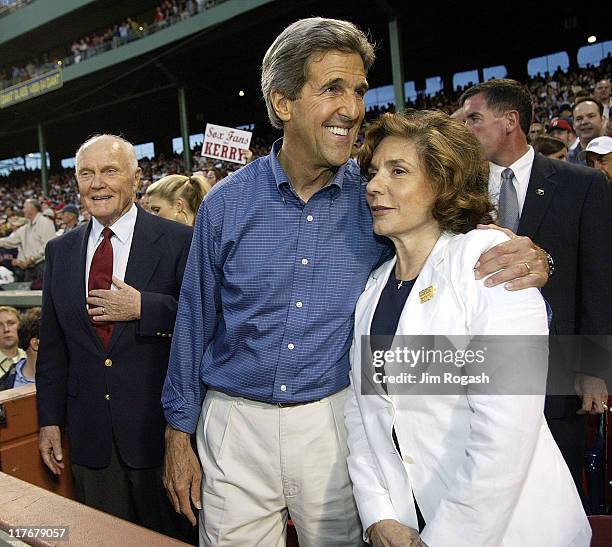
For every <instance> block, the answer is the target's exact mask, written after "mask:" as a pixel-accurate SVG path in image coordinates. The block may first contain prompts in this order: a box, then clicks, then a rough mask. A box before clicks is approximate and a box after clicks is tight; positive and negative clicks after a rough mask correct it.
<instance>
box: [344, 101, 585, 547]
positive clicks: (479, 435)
mask: <svg viewBox="0 0 612 547" xmlns="http://www.w3.org/2000/svg"><path fill="white" fill-rule="evenodd" d="M360 167H361V169H362V174H363V175H364V177H365V178H366V180H368V181H369V182H368V183H367V199H368V203H369V205H370V207H371V208H372V211H373V217H374V218H373V228H374V232H375V233H376V234H377V235H378V236H382V237H386V238H389V239H390V240H391V241H392V242H393V244H394V247H395V257H394V258H392V259H391V260H389V261H387V262H386V263H385V264H383V265H382V266H381V267H380V268H378V269H377V270H376V271H375V272H373V273H372V275H371V276H370V279H369V281H368V288H367V289H366V291H365V292H364V293H363V294H362V296H361V298H360V299H359V301H358V303H357V308H356V311H355V335H354V341H353V347H352V350H351V374H352V380H351V383H352V389H351V393H350V395H349V400H348V402H347V405H346V424H347V429H348V445H349V449H350V455H349V458H348V462H349V470H350V472H351V478H352V480H353V491H354V492H355V499H356V501H357V506H358V507H359V512H360V515H361V520H362V523H363V527H364V529H366V530H367V534H368V536H369V540H370V543H371V544H372V545H373V546H374V547H388V546H397V547H399V546H410V545H418V546H423V545H432V546H444V547H451V546H454V545H463V546H468V545H470V546H481V547H493V546H500V545H513V544H514V545H516V546H517V547H518V546H519V545H521V546H524V545H531V546H536V545H538V546H539V545H547V546H548V547H553V546H556V547H567V546H568V545H576V546H578V545H581V546H584V547H586V546H587V545H588V543H589V540H590V538H591V530H590V527H589V523H588V520H587V518H586V515H585V514H584V510H583V508H582V504H581V502H580V498H579V497H578V493H577V492H576V489H575V487H574V484H573V482H572V478H571V476H570V474H569V471H568V469H567V466H565V465H564V462H563V458H562V456H561V454H560V453H559V449H558V448H557V446H556V445H555V443H554V441H553V439H552V438H551V436H550V432H549V431H548V428H547V427H546V422H545V420H544V415H543V406H544V391H545V387H546V365H547V362H546V356H547V347H546V340H545V336H546V335H547V334H548V324H547V314H546V306H545V304H544V301H543V299H542V295H541V294H540V293H539V292H538V291H537V290H536V289H532V290H530V291H519V292H518V293H517V292H514V293H510V292H508V291H506V290H504V288H503V287H497V288H496V289H493V290H491V289H488V288H486V285H485V284H484V282H483V281H484V280H480V281H478V280H475V279H474V274H473V262H474V260H476V258H477V257H478V255H480V253H481V252H483V251H485V250H486V249H488V248H490V247H492V246H493V245H496V244H498V243H499V242H501V241H507V240H508V236H506V235H505V234H502V233H500V232H498V231H495V232H493V231H492V230H491V231H488V232H487V231H482V230H475V228H476V225H477V224H478V223H490V222H492V220H491V214H490V213H491V212H492V209H493V205H492V203H491V201H490V197H489V192H488V189H487V186H486V178H485V175H484V174H483V170H482V156H481V154H480V150H479V146H478V141H477V140H476V139H475V138H474V137H473V136H472V135H470V134H469V131H468V130H467V129H466V128H465V126H463V125H462V124H460V123H458V122H457V121H456V120H451V119H450V118H449V117H448V116H447V115H446V114H443V113H440V112H433V111H413V112H410V113H408V114H406V115H403V116H402V115H397V114H384V115H383V116H382V118H381V119H380V120H379V121H377V122H374V124H373V125H372V126H371V127H370V129H369V130H368V132H367V134H366V141H365V144H364V146H363V148H362V151H361V154H360ZM432 288H435V297H434V294H433V293H432V292H431V291H432ZM428 291H429V292H430V295H429V296H430V298H428V299H427V300H426V299H424V298H423V297H422V296H423V295H424V294H427V292H428ZM418 296H421V299H420V302H419V298H418ZM425 303H426V305H423V304H425ZM450 332H452V333H453V334H455V335H459V339H461V336H462V335H463V336H466V337H469V338H471V337H476V338H478V337H484V339H481V340H479V341H478V342H476V343H475V346H470V349H471V350H472V351H475V352H476V353H478V348H482V347H486V346H487V345H488V344H490V342H492V340H493V338H494V337H499V335H506V340H508V341H509V340H510V339H511V338H512V336H511V335H514V336H522V337H523V338H521V342H523V343H522V344H521V347H520V349H519V348H518V344H517V343H515V344H514V345H513V346H512V351H508V350H509V349H510V346H508V349H507V350H506V351H505V352H504V350H501V351H499V350H498V354H501V353H505V354H506V356H505V357H502V358H501V359H500V362H497V363H496V365H495V366H492V365H491V363H490V362H489V359H488V358H487V363H486V364H484V365H483V368H480V367H478V366H477V367H474V368H478V369H479V370H478V373H480V372H481V371H487V372H488V373H490V377H489V378H490V380H491V383H497V384H498V385H497V386H496V388H495V389H494V390H488V389H487V388H486V387H485V388H484V389H483V388H482V386H477V387H476V389H472V388H471V387H468V388H467V390H466V389H465V388H461V389H457V390H453V389H450V390H449V389H447V388H448V386H445V388H444V391H435V390H429V389H427V387H425V388H419V387H418V386H417V385H415V386H409V387H404V389H402V386H397V385H391V384H390V383H387V382H385V385H386V388H387V390H388V391H387V392H385V390H384V389H383V387H384V386H383V385H381V386H380V387H375V386H374V382H376V381H377V380H376V373H378V374H380V369H378V370H377V369H375V368H374V366H368V364H369V363H372V357H371V356H372V355H373V356H374V358H375V359H376V355H379V356H381V355H384V354H385V353H386V352H387V351H390V353H391V354H393V353H394V352H395V350H396V349H397V350H400V351H401V350H402V349H404V348H405V349H408V348H414V349H417V347H420V346H421V344H423V343H424V344H425V347H428V345H429V344H433V345H430V346H429V347H435V348H436V349H438V348H439V347H440V346H439V345H438V344H439V341H438V339H436V341H435V342H427V341H424V339H423V338H420V336H418V337H416V338H417V339H416V340H415V339H414V338H413V340H412V342H410V341H406V340H408V339H409V337H410V335H415V334H416V335H442V334H446V333H450ZM371 335H374V336H371ZM395 335H398V336H400V337H401V336H402V335H404V336H405V338H404V341H399V342H398V341H395V340H394V339H393V338H394V336H395ZM534 335H535V336H538V335H539V337H540V338H539V342H538V343H534V339H533V338H531V339H530V342H529V343H527V344H525V343H524V342H525V341H526V338H524V337H525V336H527V337H530V336H534ZM368 336H371V338H368ZM362 337H364V340H362ZM417 340H418V341H417ZM363 342H365V344H364V343H363ZM366 344H367V346H366ZM460 344H461V343H460ZM538 345H539V347H538ZM364 346H365V347H366V349H363V348H364ZM450 347H452V345H450ZM461 347H462V348H463V347H464V346H463V345H462V346H461ZM500 357H501V356H500V355H497V356H496V358H498V359H499V358H500ZM382 360H383V361H384V358H383V359H382ZM388 363H389V364H388V365H385V373H387V374H389V375H392V376H394V377H398V376H399V375H400V374H402V373H404V372H405V371H410V372H411V373H415V374H414V376H415V377H416V378H420V377H421V373H422V371H426V370H428V371H430V372H431V371H432V370H434V372H433V374H434V375H435V374H436V372H435V369H436V365H435V364H434V365H426V364H425V362H421V363H418V364H416V368H410V367H414V365H415V363H411V364H408V363H405V362H404V363H401V362H400V363H398V362H388ZM518 363H520V364H518ZM496 366H499V367H504V368H507V367H513V368H515V369H516V370H515V373H516V374H517V375H521V376H522V377H523V379H527V378H528V380H527V382H528V383H529V386H530V388H532V387H533V388H534V391H533V392H532V395H531V396H526V395H522V393H526V392H525V391H518V389H520V388H519V387H518V386H517V385H516V384H515V385H514V387H515V388H516V389H517V391H514V390H511V388H509V386H501V385H500V384H499V377H497V378H496V376H497V375H496V374H495V367H496ZM521 366H523V367H524V368H523V369H522V372H521V369H520V367H521ZM451 368H452V367H451ZM474 368H472V367H471V366H470V365H467V366H466V367H465V369H464V373H465V374H466V375H470V374H476V372H475V370H474ZM459 375H460V376H461V372H460V373H459ZM381 376H382V375H381ZM463 377H464V378H465V377H466V376H463ZM505 378H506V379H507V378H508V377H507V376H505ZM394 379H395V378H394ZM526 385H527V383H525V386H526ZM535 386H538V387H537V388H536V387H535ZM505 387H506V388H508V390H507V391H504V388H505ZM500 393H501V394H502V395H501V396H500ZM451 477H452V478H451ZM544 503H546V504H547V508H546V512H540V507H541V506H542V504H544ZM493 506H495V509H494V510H492V507H493ZM533 512H537V513H538V519H533V518H531V514H532V513H533ZM419 532H421V534H420V536H419ZM519 537H520V538H521V540H517V538H519ZM458 538H460V540H459V539H458Z"/></svg>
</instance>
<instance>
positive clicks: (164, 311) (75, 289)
mask: <svg viewBox="0 0 612 547" xmlns="http://www.w3.org/2000/svg"><path fill="white" fill-rule="evenodd" d="M76 172H77V180H78V185H79V193H80V196H81V200H82V202H83V204H84V206H85V207H87V209H88V210H89V211H90V213H91V215H92V217H93V219H92V221H91V222H90V223H89V225H86V226H79V227H78V228H75V229H74V230H71V231H70V232H69V233H67V234H66V235H64V236H62V237H61V238H57V239H55V240H53V241H51V242H50V243H49V245H48V247H47V257H48V260H49V265H48V267H47V271H46V272H45V284H44V288H43V313H42V319H41V326H40V353H39V356H38V363H37V370H36V384H37V404H38V422H39V424H40V433H39V449H40V453H41V456H42V458H43V460H44V462H45V464H46V465H47V466H48V467H49V469H51V471H52V472H53V473H55V474H59V473H61V471H62V468H63V465H64V464H63V456H62V447H61V435H60V427H63V426H64V425H66V424H68V428H69V433H70V451H71V461H72V470H73V476H74V481H75V494H76V497H77V499H78V501H80V502H81V503H85V504H87V505H90V506H92V507H95V508H97V509H100V510H102V511H106V512H108V513H111V514H114V515H116V516H118V517H120V518H123V519H126V520H131V521H133V522H136V523H138V524H140V525H142V526H145V527H148V528H152V529H154V530H157V531H159V532H162V533H167V534H170V535H175V534H176V533H177V531H176V529H175V528H174V522H173V513H172V510H171V507H170V504H169V502H168V500H167V498H166V496H165V493H164V488H163V485H162V482H161V478H162V477H161V474H162V467H161V466H162V463H163V458H164V427H165V421H164V417H163V412H162V408H161V404H160V394H161V389H162V383H163V379H164V375H165V371H166V363H167V360H168V354H169V351H170V336H171V335H172V329H173V326H174V319H175V314H176V307H177V304H178V302H177V300H178V295H179V290H180V286H181V280H182V276H183V270H184V265H185V261H186V259H187V254H188V252H189V245H190V241H191V235H192V230H191V228H188V227H186V226H182V225H180V224H178V223H176V222H168V221H166V220H163V219H160V218H157V217H155V216H153V215H151V214H149V213H146V212H144V211H142V210H141V209H138V208H137V207H136V206H135V205H134V199H135V197H136V196H135V192H136V189H137V188H138V187H139V185H140V181H139V179H140V168H139V167H138V161H137V159H136V153H135V151H134V147H133V146H132V145H131V144H130V143H128V142H127V141H125V140H124V139H122V138H120V137H117V136H114V135H99V136H96V137H92V138H91V139H89V140H88V141H86V142H85V143H83V144H82V145H81V147H80V148H79V150H78V151H77V154H76ZM111 284H112V287H113V289H115V290H111ZM86 294H87V298H86V297H85V295H86Z"/></svg>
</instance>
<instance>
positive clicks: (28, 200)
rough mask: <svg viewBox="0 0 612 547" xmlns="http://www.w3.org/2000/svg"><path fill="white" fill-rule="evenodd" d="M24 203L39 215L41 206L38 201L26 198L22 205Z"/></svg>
mask: <svg viewBox="0 0 612 547" xmlns="http://www.w3.org/2000/svg"><path fill="white" fill-rule="evenodd" d="M26 203H29V204H30V205H31V206H32V207H34V208H35V209H36V210H37V211H38V212H39V213H40V212H41V211H42V205H41V204H40V201H38V200H37V199H35V198H28V199H26V200H25V201H24V202H23V204H24V205H25V204H26Z"/></svg>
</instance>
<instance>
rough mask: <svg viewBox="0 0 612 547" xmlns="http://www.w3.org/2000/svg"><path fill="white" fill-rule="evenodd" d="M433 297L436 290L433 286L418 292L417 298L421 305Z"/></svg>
mask: <svg viewBox="0 0 612 547" xmlns="http://www.w3.org/2000/svg"><path fill="white" fill-rule="evenodd" d="M434 296H436V288H435V287H434V286H433V285H430V286H429V287H427V288H425V289H423V290H422V291H419V298H420V300H421V304H425V302H428V301H429V300H431V299H432V298H433V297H434Z"/></svg>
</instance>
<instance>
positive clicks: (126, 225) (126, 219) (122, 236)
mask: <svg viewBox="0 0 612 547" xmlns="http://www.w3.org/2000/svg"><path fill="white" fill-rule="evenodd" d="M137 215H138V209H137V208H136V205H134V204H132V206H131V207H130V209H129V210H128V212H127V213H125V214H123V215H122V216H120V217H119V218H118V219H117V220H116V221H115V222H114V223H113V224H111V225H110V226H109V228H110V229H111V230H112V231H113V234H114V235H115V237H116V238H117V239H118V240H119V241H120V242H121V243H125V242H126V241H127V240H128V239H129V238H131V236H132V234H133V233H134V226H135V224H136V216H137ZM102 230H104V226H103V225H102V223H101V222H100V221H99V220H98V219H96V218H93V217H92V224H91V236H92V239H93V241H98V240H99V239H100V236H101V235H102Z"/></svg>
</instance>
